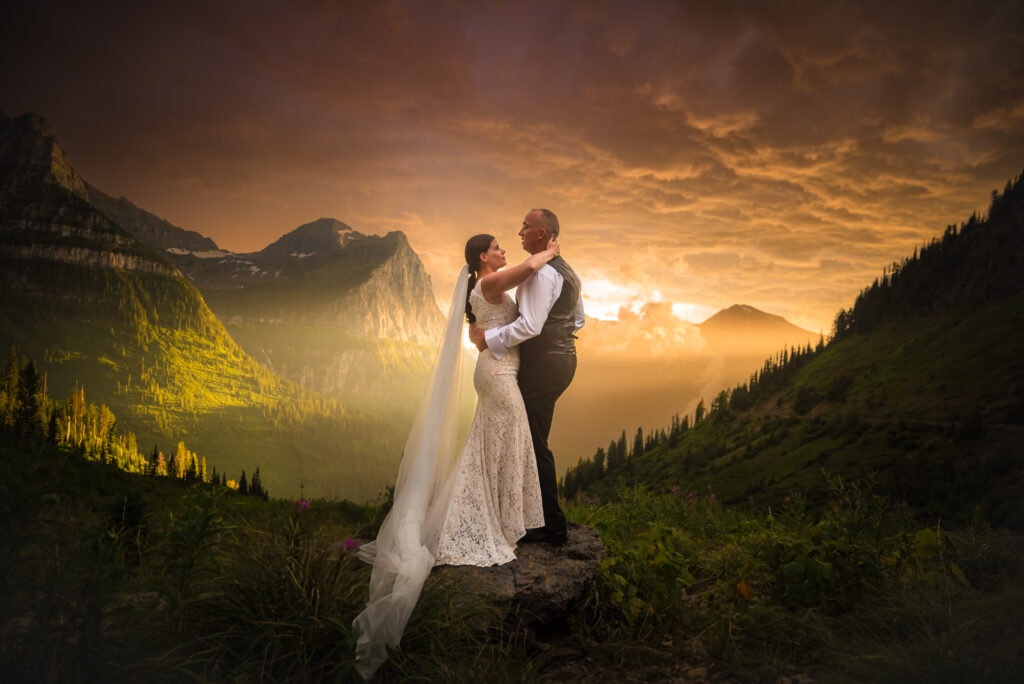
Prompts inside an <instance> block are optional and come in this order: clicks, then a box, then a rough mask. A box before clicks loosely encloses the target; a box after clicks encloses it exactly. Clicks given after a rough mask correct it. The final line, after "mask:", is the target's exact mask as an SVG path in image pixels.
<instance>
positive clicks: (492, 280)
mask: <svg viewBox="0 0 1024 684" xmlns="http://www.w3.org/2000/svg"><path fill="white" fill-rule="evenodd" d="M559 251H560V250H559V248H558V238H554V237H553V238H551V239H550V240H548V248H547V249H545V250H544V251H543V252H537V253H536V254H532V255H530V257H529V258H528V259H527V260H526V261H524V262H523V263H521V264H519V265H518V266H513V267H512V268H507V269H505V270H504V271H495V272H494V273H490V274H488V275H485V276H484V277H483V278H481V279H480V290H481V293H482V294H483V296H484V299H488V300H489V299H492V298H493V297H494V296H496V295H498V294H500V293H502V292H505V291H507V290H511V289H512V288H513V287H515V286H517V285H519V284H520V283H521V282H523V281H524V280H526V279H527V278H529V277H530V276H532V275H533V274H534V273H536V272H537V271H539V270H540V267H541V266H543V265H544V264H546V263H548V262H549V261H551V260H552V259H554V258H555V257H556V256H558V254H559Z"/></svg>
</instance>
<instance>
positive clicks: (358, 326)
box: [175, 219, 444, 422]
mask: <svg viewBox="0 0 1024 684" xmlns="http://www.w3.org/2000/svg"><path fill="white" fill-rule="evenodd" d="M175 259H176V260H177V262H178V264H179V268H181V269H182V272H184V273H186V274H187V275H189V277H191V278H193V280H194V282H196V284H197V286H198V287H199V288H200V290H201V291H202V292H203V294H204V296H205V298H206V301H207V302H208V303H209V305H210V308H211V309H212V310H213V311H214V313H215V314H216V315H217V316H218V317H219V318H220V319H221V320H222V321H223V322H224V324H225V326H226V327H227V329H228V331H229V332H230V333H231V335H232V336H233V337H234V338H235V339H236V340H238V342H239V344H241V345H242V346H243V348H245V349H246V350H247V351H248V352H249V353H250V354H252V355H253V356H254V357H256V358H257V359H259V360H260V361H262V362H263V363H265V364H266V365H267V366H268V367H269V368H273V369H274V370H275V371H276V372H278V373H280V374H281V375H282V376H284V377H286V378H289V379H291V380H293V381H295V382H298V383H299V384H301V385H302V386H303V387H305V388H307V389H309V390H311V391H315V392H318V393H321V394H324V395H326V396H332V397H337V398H340V399H342V400H344V401H345V402H346V403H347V404H349V405H352V406H358V407H360V408H365V409H367V410H374V411H389V412H392V413H395V414H396V415H398V416H401V419H402V420H403V421H409V422H411V417H412V412H413V411H414V410H415V406H416V405H417V403H418V401H419V396H420V394H421V393H422V391H423V389H424V387H425V384H426V379H427V375H428V373H429V371H430V364H431V362H432V359H433V355H434V351H435V349H436V346H437V342H438V340H439V339H440V337H441V331H442V328H443V325H444V319H443V316H442V315H441V311H440V309H439V308H438V306H437V303H436V301H435V299H434V294H433V288H432V286H431V282H430V277H429V276H428V275H427V273H426V270H425V269H424V268H423V264H422V262H421V261H420V259H419V257H418V256H417V255H416V253H415V252H414V251H413V250H412V248H411V247H410V246H409V241H408V240H407V239H406V237H405V235H404V234H403V233H401V232H391V233H388V234H387V235H384V236H382V237H381V236H376V235H363V234H361V233H359V232H357V231H354V230H352V229H351V228H350V227H348V226H346V225H345V224H343V223H340V222H338V221H335V220H333V219H320V220H319V221H314V222H313V223H309V224H306V225H303V226H300V227H299V228H296V229H295V230H294V231H292V232H290V233H288V234H286V235H284V236H283V237H281V238H280V239H279V240H277V241H276V242H274V243H273V244H271V245H269V246H267V247H266V248H264V249H263V250H261V251H259V252H254V253H250V254H245V255H237V256H231V257H225V258H220V259H202V258H200V257H197V256H196V255H177V256H176V257H175ZM242 268H244V269H246V270H245V271H241V269H242ZM232 271H233V272H232Z"/></svg>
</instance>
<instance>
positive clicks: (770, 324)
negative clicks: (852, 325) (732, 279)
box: [697, 304, 818, 357]
mask: <svg viewBox="0 0 1024 684" xmlns="http://www.w3.org/2000/svg"><path fill="white" fill-rule="evenodd" d="M697 327H698V328H700V334H701V337H703V338H704V341H705V342H706V343H707V345H708V347H710V348H711V349H714V350H715V351H716V352H717V353H720V354H726V355H730V356H745V355H750V354H755V355H758V356H761V357H764V350H765V348H770V349H772V350H779V349H784V348H787V347H790V346H801V347H802V346H804V345H805V344H807V343H813V342H815V341H817V339H818V333H812V332H811V331H809V330H804V329H803V328H800V327H799V326H796V325H793V324H792V323H790V322H789V321H787V320H786V319H785V318H783V317H782V316H776V315H774V314H770V313H765V312H764V311H760V310H759V309H755V308H754V307H752V306H747V305H746V304H734V305H733V306H730V307H729V308H728V309H723V310H722V311H719V312H718V313H716V314H715V315H714V316H711V317H710V318H708V319H707V320H706V321H704V322H703V323H701V324H699V325H698V326H697Z"/></svg>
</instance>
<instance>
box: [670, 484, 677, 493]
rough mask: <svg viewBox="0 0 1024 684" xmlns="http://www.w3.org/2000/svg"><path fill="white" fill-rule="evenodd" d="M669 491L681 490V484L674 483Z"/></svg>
mask: <svg viewBox="0 0 1024 684" xmlns="http://www.w3.org/2000/svg"><path fill="white" fill-rule="evenodd" d="M669 491H670V492H672V493H673V494H675V493H676V492H678V491H679V485H672V488H671V489H670V490H669Z"/></svg>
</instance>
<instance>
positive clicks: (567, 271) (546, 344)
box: [519, 256, 580, 356]
mask: <svg viewBox="0 0 1024 684" xmlns="http://www.w3.org/2000/svg"><path fill="white" fill-rule="evenodd" d="M548 266H550V267H551V268H553V269H555V270H556V271H558V274H559V275H560V276H562V291H561V293H559V295H558V299H556V300H555V304H554V306H552V307H551V312H550V313H548V317H547V320H545V321H544V327H542V328H541V330H540V334H539V335H537V336H536V337H534V338H531V339H529V340H526V341H525V342H523V343H522V344H520V345H519V353H520V354H521V355H522V356H536V355H538V354H575V353H576V305H577V304H578V303H579V300H580V279H579V278H578V277H577V276H576V273H575V272H574V271H573V270H572V269H571V268H569V264H567V263H565V259H563V258H562V257H560V256H559V257H555V258H554V259H552V260H551V261H549V262H548Z"/></svg>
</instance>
